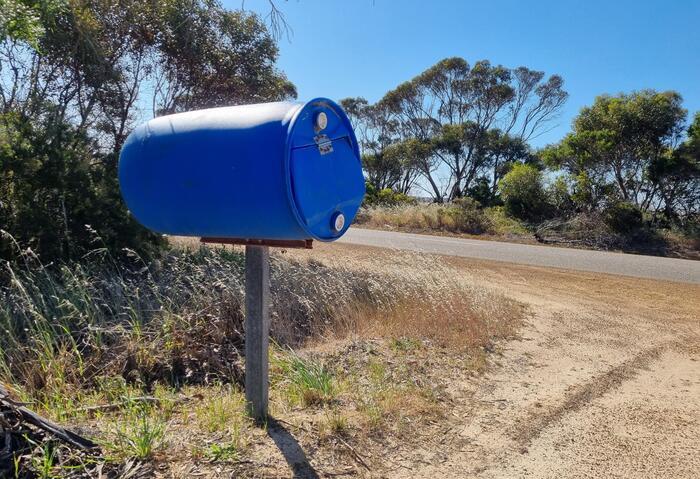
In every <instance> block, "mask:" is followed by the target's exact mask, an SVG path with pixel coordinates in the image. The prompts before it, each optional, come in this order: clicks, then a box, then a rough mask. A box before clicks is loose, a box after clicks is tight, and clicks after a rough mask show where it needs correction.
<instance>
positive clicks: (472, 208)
mask: <svg viewBox="0 0 700 479" xmlns="http://www.w3.org/2000/svg"><path fill="white" fill-rule="evenodd" d="M452 205H453V206H452V207H451V208H450V209H449V213H450V215H452V217H453V218H454V220H455V225H457V226H458V228H459V231H461V232H464V233H470V234H482V233H485V232H487V231H488V230H489V229H490V227H491V223H490V221H489V219H488V217H487V216H486V215H485V214H484V211H483V209H482V208H481V205H480V204H479V202H478V201H476V200H475V199H473V198H469V197H465V198H458V199H456V200H454V201H453V202H452Z"/></svg>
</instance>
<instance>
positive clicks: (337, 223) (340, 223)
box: [333, 213, 345, 233]
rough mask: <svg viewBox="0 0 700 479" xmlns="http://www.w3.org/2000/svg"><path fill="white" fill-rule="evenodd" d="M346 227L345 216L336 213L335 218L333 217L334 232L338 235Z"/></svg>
mask: <svg viewBox="0 0 700 479" xmlns="http://www.w3.org/2000/svg"><path fill="white" fill-rule="evenodd" d="M344 226H345V215H343V213H336V214H335V216H333V230H334V231H335V232H336V233H339V232H340V231H342V229H343V227H344Z"/></svg>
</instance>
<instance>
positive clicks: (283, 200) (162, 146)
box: [119, 98, 365, 241]
mask: <svg viewBox="0 0 700 479" xmlns="http://www.w3.org/2000/svg"><path fill="white" fill-rule="evenodd" d="M119 184H120V187H121V191H122V196H123V197H124V200H125V201H126V204H127V206H128V208H129V210H130V211H131V213H132V214H133V215H134V217H135V218H136V219H137V220H138V221H139V222H140V223H142V224H143V225H144V226H146V227H148V228H150V229H152V230H154V231H157V232H160V233H165V234H170V235H183V236H203V237H222V238H240V239H271V240H274V239H279V240H301V239H311V238H313V239H317V240H321V241H333V240H335V239H337V238H339V237H340V236H342V234H343V233H344V232H345V231H346V230H347V228H348V227H349V226H350V223H352V220H353V218H354V217H355V214H356V213H357V210H358V208H359V206H360V203H361V202H362V198H363V196H364V193H365V185H364V179H363V175H362V166H361V162H360V154H359V149H358V146H357V140H356V138H355V134H354V132H353V130H352V126H351V125H350V121H349V120H348V118H347V116H346V115H345V112H343V110H342V109H341V108H340V107H339V106H338V105H337V104H336V103H334V102H333V101H331V100H328V99H325V98H317V99H315V100H311V101H309V102H308V103H292V102H277V103H264V104H259V105H245V106H234V107H226V108H213V109H208V110H200V111H192V112H188V113H179V114H175V115H169V116H163V117H160V118H155V119H153V120H151V121H149V122H147V123H145V124H143V125H141V126H139V127H138V128H136V129H135V130H134V131H133V132H132V133H131V135H129V138H128V139H127V140H126V143H125V144H124V148H123V149H122V152H121V156H120V159H119Z"/></svg>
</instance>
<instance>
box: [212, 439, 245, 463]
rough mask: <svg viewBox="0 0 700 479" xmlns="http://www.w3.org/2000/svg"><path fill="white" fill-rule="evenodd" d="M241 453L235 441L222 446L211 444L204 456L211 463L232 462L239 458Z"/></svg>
mask: <svg viewBox="0 0 700 479" xmlns="http://www.w3.org/2000/svg"><path fill="white" fill-rule="evenodd" d="M240 454H241V451H240V450H239V447H238V444H237V443H236V442H235V441H232V442H227V443H224V444H212V445H211V446H209V448H208V449H207V450H206V452H205V454H204V456H205V457H206V458H208V459H209V460H210V461H213V462H233V461H236V460H238V459H239V458H240Z"/></svg>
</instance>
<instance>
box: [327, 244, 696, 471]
mask: <svg viewBox="0 0 700 479" xmlns="http://www.w3.org/2000/svg"><path fill="white" fill-rule="evenodd" d="M319 250H321V251H324V252H325V254H341V255H342V254H352V255H368V256H372V255H377V254H381V250H379V249H374V248H359V247H354V246H346V245H332V246H323V247H321V248H319ZM321 251H319V252H321ZM449 261H450V262H451V264H452V266H453V267H455V268H459V269H460V270H463V271H467V272H468V273H469V274H471V275H472V277H473V279H474V282H475V283H478V284H483V285H487V286H489V287H491V288H495V289H497V290H501V291H503V292H505V293H507V294H508V295H509V296H511V297H513V298H515V299H517V300H519V301H522V302H524V303H526V304H528V305H529V306H530V310H531V315H530V318H529V320H528V323H527V325H526V326H525V327H524V328H523V330H522V332H521V336H520V338H519V339H517V340H514V341H510V342H508V343H506V344H505V345H504V346H503V350H502V351H500V354H496V355H493V357H492V364H491V368H490V371H489V372H488V373H487V374H485V375H483V376H481V377H479V378H477V379H474V378H462V379H459V378H454V381H455V384H454V387H453V388H452V390H451V395H452V397H451V401H450V407H451V409H452V410H451V411H450V416H451V427H450V428H449V432H448V433H446V436H447V437H444V438H436V441H431V444H429V445H426V448H425V450H423V451H421V450H417V451H416V457H420V461H413V460H411V459H410V458H408V459H406V460H404V461H403V463H402V464H399V466H400V467H398V468H392V470H393V472H391V473H389V474H387V475H386V476H383V477H400V478H408V477H485V478H500V477H538V478H539V477H547V478H549V477H551V478H555V477H557V478H558V477H601V478H602V477H649V478H651V477H688V478H690V477H697V471H698V470H700V439H698V438H700V286H697V285H692V284H681V283H674V282H668V281H654V280H649V279H637V278H628V277H623V276H613V275H602V274H595V273H582V272H569V271H561V270H553V269H549V268H542V267H531V266H516V265H508V264H504V263H496V262H489V261H477V260H470V259H465V258H450V259H449ZM435 444H440V446H439V447H435Z"/></svg>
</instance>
